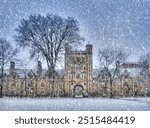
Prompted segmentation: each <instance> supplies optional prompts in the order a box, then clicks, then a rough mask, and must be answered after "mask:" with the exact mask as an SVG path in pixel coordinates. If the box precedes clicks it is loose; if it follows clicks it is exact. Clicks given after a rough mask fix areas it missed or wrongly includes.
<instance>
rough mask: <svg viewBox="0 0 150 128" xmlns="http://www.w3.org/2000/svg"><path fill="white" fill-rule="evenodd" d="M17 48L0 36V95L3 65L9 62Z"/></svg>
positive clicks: (0, 95)
mask: <svg viewBox="0 0 150 128" xmlns="http://www.w3.org/2000/svg"><path fill="white" fill-rule="evenodd" d="M16 53H17V50H16V49H14V48H13V47H12V45H11V44H10V43H9V42H8V41H6V39H3V38H0V69H1V74H0V80H1V84H0V97H2V91H3V82H4V67H5V65H6V64H7V63H8V62H10V60H11V59H12V58H13V57H14V56H15V55H16Z"/></svg>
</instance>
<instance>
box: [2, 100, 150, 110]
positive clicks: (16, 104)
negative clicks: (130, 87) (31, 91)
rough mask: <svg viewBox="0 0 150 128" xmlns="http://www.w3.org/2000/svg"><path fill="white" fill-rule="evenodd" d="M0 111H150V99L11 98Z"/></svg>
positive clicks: (3, 101) (5, 101)
mask: <svg viewBox="0 0 150 128" xmlns="http://www.w3.org/2000/svg"><path fill="white" fill-rule="evenodd" d="M0 111H150V98H149V97H144V98H132V97H131V98H117V99H109V98H15V97H14V98H10V97H3V98H1V99H0Z"/></svg>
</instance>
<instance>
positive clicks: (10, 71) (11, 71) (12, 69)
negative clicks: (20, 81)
mask: <svg viewBox="0 0 150 128" xmlns="http://www.w3.org/2000/svg"><path fill="white" fill-rule="evenodd" d="M14 72H15V62H13V61H11V62H10V69H9V75H10V76H14Z"/></svg>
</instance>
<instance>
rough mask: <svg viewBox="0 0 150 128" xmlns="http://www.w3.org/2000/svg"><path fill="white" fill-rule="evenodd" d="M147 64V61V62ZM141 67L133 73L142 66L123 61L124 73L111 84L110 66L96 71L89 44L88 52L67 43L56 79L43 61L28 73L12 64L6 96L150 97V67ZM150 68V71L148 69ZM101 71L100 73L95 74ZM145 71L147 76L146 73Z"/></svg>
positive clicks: (6, 78)
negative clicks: (22, 73) (43, 65)
mask: <svg viewBox="0 0 150 128" xmlns="http://www.w3.org/2000/svg"><path fill="white" fill-rule="evenodd" d="M144 64H145V62H144ZM147 65H148V64H147V63H146V66H144V68H143V69H142V70H141V71H142V72H141V73H140V74H139V75H136V76H135V75H132V72H133V71H131V72H130V69H133V68H137V69H138V68H139V67H140V66H139V65H137V64H129V63H128V64H127V63H126V64H123V65H122V66H121V67H120V68H121V69H120V70H122V72H120V73H119V74H120V76H116V77H115V78H114V80H113V84H112V85H113V86H110V85H111V84H110V72H109V70H108V69H107V68H104V69H102V70H101V71H98V70H93V48H92V45H91V44H88V45H86V47H85V50H84V51H73V50H72V49H71V48H70V47H68V46H66V49H65V59H64V69H63V70H58V71H57V70H56V72H55V79H49V78H48V76H47V71H46V70H44V69H42V63H41V62H40V61H38V62H37V69H32V70H28V71H27V74H25V76H23V75H20V74H19V73H18V71H17V70H16V68H15V63H14V62H11V63H10V70H9V74H7V75H6V76H5V79H4V83H3V95H4V96H19V97H26V96H27V97H39V96H41V97H48V96H50V97H109V96H110V92H111V91H112V94H113V96H115V97H122V96H129V97H131V96H149V95H150V79H149V76H147V74H148V73H149V67H148V66H147ZM147 70H148V71H147ZM95 72H98V73H97V75H94V73H95ZM142 74H143V75H142Z"/></svg>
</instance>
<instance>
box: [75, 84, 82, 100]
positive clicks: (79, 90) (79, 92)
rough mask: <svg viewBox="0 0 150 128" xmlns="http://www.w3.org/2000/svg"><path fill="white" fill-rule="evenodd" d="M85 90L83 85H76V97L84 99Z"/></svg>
mask: <svg viewBox="0 0 150 128" xmlns="http://www.w3.org/2000/svg"><path fill="white" fill-rule="evenodd" d="M83 91H84V88H83V86H82V85H76V86H75V87H74V97H83V96H84V93H83Z"/></svg>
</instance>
